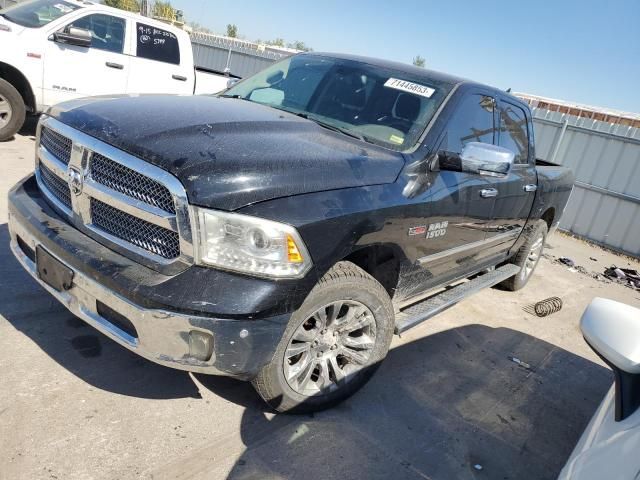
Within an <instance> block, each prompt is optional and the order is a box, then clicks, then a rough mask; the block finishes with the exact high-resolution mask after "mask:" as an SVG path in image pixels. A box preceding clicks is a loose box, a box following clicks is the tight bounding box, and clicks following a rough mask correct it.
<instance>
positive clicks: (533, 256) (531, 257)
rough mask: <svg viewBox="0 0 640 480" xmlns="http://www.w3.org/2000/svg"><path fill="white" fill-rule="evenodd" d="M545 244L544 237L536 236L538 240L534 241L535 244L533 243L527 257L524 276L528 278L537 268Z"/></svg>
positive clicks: (523, 270)
mask: <svg viewBox="0 0 640 480" xmlns="http://www.w3.org/2000/svg"><path fill="white" fill-rule="evenodd" d="M543 245H544V238H543V237H542V235H540V236H539V237H538V238H536V241H535V242H533V245H531V249H530V250H529V254H528V255H527V259H526V260H525V262H524V268H523V269H522V276H523V277H524V278H528V277H529V275H531V273H532V272H533V269H534V268H536V264H537V263H538V260H540V255H541V254H542V246H543Z"/></svg>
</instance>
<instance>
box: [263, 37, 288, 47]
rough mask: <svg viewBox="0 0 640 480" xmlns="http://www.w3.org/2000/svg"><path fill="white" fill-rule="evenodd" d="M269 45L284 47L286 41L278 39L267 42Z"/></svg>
mask: <svg viewBox="0 0 640 480" xmlns="http://www.w3.org/2000/svg"><path fill="white" fill-rule="evenodd" d="M267 45H272V46H274V47H284V40H283V39H282V38H276V39H275V40H267Z"/></svg>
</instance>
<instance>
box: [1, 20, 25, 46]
mask: <svg viewBox="0 0 640 480" xmlns="http://www.w3.org/2000/svg"><path fill="white" fill-rule="evenodd" d="M25 30H26V28H25V27H23V26H22V25H18V24H17V23H13V22H10V21H9V20H7V19H6V18H4V17H0V44H2V43H3V39H4V41H6V40H8V37H9V36H10V35H12V34H13V35H20V34H21V33H22V32H24V31H25Z"/></svg>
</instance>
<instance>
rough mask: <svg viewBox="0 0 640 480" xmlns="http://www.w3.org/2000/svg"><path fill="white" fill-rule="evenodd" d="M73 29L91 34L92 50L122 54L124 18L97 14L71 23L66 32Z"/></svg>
mask: <svg viewBox="0 0 640 480" xmlns="http://www.w3.org/2000/svg"><path fill="white" fill-rule="evenodd" d="M71 27H75V28H84V29H85V30H89V32H91V48H97V49H98V50H107V51H109V52H114V53H122V51H123V48H124V34H125V28H126V20H125V19H124V18H118V17H112V16H111V15H103V14H100V13H95V14H93V15H87V16H86V17H82V18H79V19H78V20H76V21H74V22H73V23H70V24H69V25H67V26H66V28H65V30H66V31H69V28H71Z"/></svg>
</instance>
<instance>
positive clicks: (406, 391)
mask: <svg viewBox="0 0 640 480" xmlns="http://www.w3.org/2000/svg"><path fill="white" fill-rule="evenodd" d="M32 132H33V125H31V126H30V127H29V128H27V129H26V130H25V131H24V132H23V135H19V136H17V137H16V138H15V139H14V140H12V141H9V142H5V143H2V144H0V165H2V175H1V176H0V272H2V275H1V276H0V347H1V348H0V379H1V385H2V388H1V389H0V478H1V479H11V480H14V479H40V478H42V479H94V478H95V479H133V478H145V479H151V478H153V479H165V478H167V479H168V478H180V479H200V478H206V479H218V478H221V479H225V478H230V479H247V478H260V479H285V478H295V479H297V478H305V479H306V480H313V479H329V478H340V479H351V478H353V479H356V478H366V479H375V478H410V479H413V478H415V479H454V478H456V479H457V478H460V479H484V478H487V479H552V478H555V477H556V476H557V474H558V472H559V471H560V469H561V468H562V466H563V465H564V462H565V461H566V459H567V457H568V455H569V454H570V452H571V450H572V448H573V446H574V444H575V442H576V441H577V439H578V437H579V435H580V434H581V432H582V430H583V428H584V427H585V425H586V423H587V421H588V420H589V418H590V417H591V415H592V414H593V412H594V410H595V408H596V406H597V405H598V404H599V402H600V400H601V398H602V396H603V395H604V394H605V392H606V390H607V389H608V388H609V386H610V385H611V382H612V375H611V372H610V371H609V370H608V369H607V368H605V367H604V366H603V364H602V362H601V361H600V360H598V358H597V357H596V356H595V354H593V353H592V352H591V351H590V350H589V348H588V347H587V345H586V344H585V343H584V341H583V339H582V336H581V334H580V331H579V328H578V322H579V319H580V315H581V313H582V311H583V310H584V308H585V307H586V306H587V304H588V303H589V302H590V301H591V299H592V298H594V297H597V296H601V297H607V298H612V299H615V300H619V301H622V302H625V303H628V304H631V305H634V306H639V307H640V292H638V291H634V290H632V289H630V288H626V287H624V286H621V285H618V284H615V283H610V282H603V281H600V280H598V279H595V278H593V277H592V273H591V272H594V273H600V274H601V273H602V272H603V270H604V268H605V267H608V266H610V265H612V264H615V265H618V266H622V267H626V266H627V264H629V265H628V266H629V267H631V268H635V269H640V264H639V263H638V262H636V261H632V260H630V259H628V258H625V257H620V256H616V255H614V254H612V253H610V252H607V251H604V250H602V249H600V248H598V247H593V246H591V245H589V244H588V243H586V242H583V241H580V240H576V239H573V238H570V237H568V236H566V235H560V234H556V235H555V236H554V237H552V238H551V239H550V240H549V245H548V247H547V249H546V254H547V255H546V257H545V258H543V260H542V261H541V263H540V265H539V267H538V269H537V271H536V273H535V276H534V278H533V279H532V280H531V282H530V284H529V285H528V286H527V287H526V288H525V289H524V290H522V291H520V292H517V293H510V292H504V291H500V290H497V289H491V290H486V291H483V292H481V293H479V294H476V295H475V296H473V297H471V298H470V299H468V300H465V301H464V302H462V303H460V304H459V305H457V306H455V307H453V308H451V309H449V310H447V311H446V312H444V313H443V314H441V315H439V316H438V317H436V318H434V319H432V320H430V321H428V322H426V323H424V324H422V325H420V326H419V327H417V328H415V329H413V330H411V331H409V332H408V333H406V334H405V335H403V336H402V338H398V337H396V338H395V339H394V342H393V346H392V350H391V352H390V353H389V356H388V358H387V359H386V361H385V362H384V363H383V364H382V366H381V368H380V370H379V371H378V373H377V374H376V375H375V377H374V378H373V379H372V381H371V382H370V383H369V384H368V385H367V386H366V387H365V388H364V389H363V390H362V391H360V392H359V393H358V394H356V395H355V396H354V397H353V398H351V399H350V400H348V401H346V402H344V403H343V404H341V405H340V406H338V407H336V408H334V409H332V410H329V411H326V412H323V413H320V414H315V415H307V416H286V415H274V414H273V413H271V412H270V411H268V409H266V408H265V406H264V405H263V403H262V402H261V401H260V399H259V398H258V397H257V395H256V394H255V393H254V392H253V390H252V388H251V386H250V385H249V384H245V383H241V382H237V381H233V380H230V379H225V378H216V377H208V376H205V375H191V374H188V373H184V372H179V371H174V370H170V369H168V368H164V367H161V366H157V365H155V364H153V363H150V362H148V361H146V360H143V359H141V358H139V357H137V356H136V355H134V354H133V353H131V352H129V351H128V350H126V349H124V348H122V347H120V346H119V345H117V344H115V343H114V342H112V341H111V340H109V339H107V338H106V337H103V336H102V335H101V334H100V333H98V332H97V331H95V330H93V329H92V328H91V327H89V326H87V325H85V324H84V323H83V322H82V321H80V320H78V319H76V318H75V317H73V316H72V315H71V314H69V313H68V312H67V311H66V310H65V309H64V308H63V307H62V306H61V305H59V304H58V303H57V302H56V301H55V300H54V299H53V298H51V297H50V296H49V295H48V294H46V293H45V292H44V291H43V290H42V289H41V288H40V287H39V286H38V285H37V284H36V283H35V282H34V281H32V280H31V278H30V277H29V276H28V275H27V274H26V273H25V272H23V271H22V269H21V268H20V266H19V265H18V263H17V262H16V261H15V260H14V258H13V256H12V255H11V254H10V252H9V247H8V242H9V236H8V232H7V225H6V222H7V200H6V192H7V191H8V189H9V188H10V187H11V186H12V185H13V184H14V183H15V182H16V181H17V180H18V179H19V178H21V177H22V176H24V175H26V174H28V173H29V172H31V171H32V169H33V148H34V141H33V138H32V137H31V135H32ZM563 256H566V257H570V258H572V259H573V260H575V262H576V264H577V265H579V266H581V267H583V268H584V269H585V270H586V273H581V272H583V270H582V269H575V268H574V269H570V268H568V267H567V266H565V265H562V264H560V263H557V262H555V261H554V259H557V258H559V257H563ZM551 296H558V297H560V298H562V300H563V302H564V307H563V308H562V310H561V311H559V312H557V313H555V314H553V315H551V316H549V317H545V318H538V317H535V316H532V315H531V314H529V313H527V312H526V311H525V308H526V307H527V306H528V305H530V304H532V303H534V302H536V301H539V300H542V299H545V298H547V297H551ZM512 357H516V358H518V359H520V360H522V361H523V362H525V363H526V364H528V365H529V367H528V368H525V367H523V366H522V365H518V364H516V363H515V362H514V361H513V360H512Z"/></svg>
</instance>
